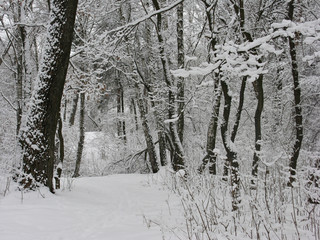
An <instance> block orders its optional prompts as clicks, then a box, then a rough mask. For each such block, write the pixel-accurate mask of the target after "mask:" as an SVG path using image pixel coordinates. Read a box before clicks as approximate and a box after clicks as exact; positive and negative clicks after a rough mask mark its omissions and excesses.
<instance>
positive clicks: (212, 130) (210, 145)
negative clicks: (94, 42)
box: [199, 0, 221, 174]
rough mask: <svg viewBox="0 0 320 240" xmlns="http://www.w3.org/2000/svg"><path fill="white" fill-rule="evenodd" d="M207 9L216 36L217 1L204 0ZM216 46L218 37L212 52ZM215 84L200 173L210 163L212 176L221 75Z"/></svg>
mask: <svg viewBox="0 0 320 240" xmlns="http://www.w3.org/2000/svg"><path fill="white" fill-rule="evenodd" d="M202 2H203V3H204V5H205V7H206V16H207V21H208V25H209V30H210V32H211V33H212V36H215V34H214V17H215V13H214V12H215V7H216V4H217V1H216V2H215V5H212V6H211V5H210V4H209V3H208V2H207V1H205V0H202ZM216 44H217V39H216V37H212V38H211V41H210V48H211V50H212V51H215V50H216ZM214 78H215V83H214V91H213V94H214V103H213V109H212V115H211V118H210V121H209V125H208V131H207V146H206V151H207V154H206V156H205V157H204V158H203V160H202V163H201V165H200V167H199V172H202V171H203V170H204V169H205V167H206V165H207V164H208V163H209V173H210V174H216V172H217V170H216V160H217V155H216V153H215V152H214V149H215V147H216V137H217V128H218V120H219V110H220V101H221V87H220V74H219V73H215V74H214Z"/></svg>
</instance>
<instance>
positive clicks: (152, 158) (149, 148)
mask: <svg viewBox="0 0 320 240" xmlns="http://www.w3.org/2000/svg"><path fill="white" fill-rule="evenodd" d="M136 88H137V91H138V95H139V96H138V108H139V111H140V116H141V122H142V127H143V133H144V136H145V139H146V144H147V152H148V154H149V161H150V165H151V169H152V172H153V173H156V172H158V171H159V166H158V162H157V154H156V151H155V147H154V143H153V138H152V135H151V131H150V127H149V123H148V120H147V116H146V110H145V109H146V108H145V105H144V104H145V103H144V101H143V98H142V94H141V90H140V88H139V86H138V85H137V84H136Z"/></svg>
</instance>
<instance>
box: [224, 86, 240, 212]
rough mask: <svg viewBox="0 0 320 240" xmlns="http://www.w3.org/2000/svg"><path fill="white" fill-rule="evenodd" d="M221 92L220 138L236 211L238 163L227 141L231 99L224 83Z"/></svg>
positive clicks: (233, 206)
mask: <svg viewBox="0 0 320 240" xmlns="http://www.w3.org/2000/svg"><path fill="white" fill-rule="evenodd" d="M221 87H222V92H223V96H224V108H223V122H222V124H221V137H222V142H223V145H224V148H225V150H226V152H227V161H228V165H229V167H230V168H231V188H232V189H231V196H232V210H233V211H235V210H237V209H238V205H239V202H240V199H239V198H240V186H239V184H240V176H239V162H238V160H237V153H236V152H235V151H234V149H232V146H230V144H229V143H228V140H227V131H228V124H229V117H230V110H231V101H232V98H231V96H230V95H229V89H228V85H227V83H226V82H225V81H221Z"/></svg>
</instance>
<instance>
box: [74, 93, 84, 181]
mask: <svg viewBox="0 0 320 240" xmlns="http://www.w3.org/2000/svg"><path fill="white" fill-rule="evenodd" d="M84 112H85V93H84V92H81V93H80V114H79V130H80V135H79V142H78V150H77V160H76V167H75V170H74V173H73V176H72V177H74V178H76V177H79V176H80V165H81V159H82V152H83V145H84V136H85V135H84Z"/></svg>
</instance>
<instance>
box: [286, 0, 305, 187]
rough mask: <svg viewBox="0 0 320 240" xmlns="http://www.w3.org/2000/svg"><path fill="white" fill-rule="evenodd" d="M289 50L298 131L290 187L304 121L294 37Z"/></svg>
mask: <svg viewBox="0 0 320 240" xmlns="http://www.w3.org/2000/svg"><path fill="white" fill-rule="evenodd" d="M288 12H289V13H288V19H289V20H291V21H292V20H293V13H294V0H291V1H290V2H289V3H288ZM289 48H290V57H291V71H292V78H293V86H294V89H293V95H294V110H295V116H294V119H295V130H296V139H295V143H294V146H293V153H292V156H291V158H290V162H289V167H290V175H291V176H290V180H289V185H292V183H293V182H294V181H295V175H296V171H297V162H298V158H299V153H300V149H301V144H302V140H303V123H302V122H303V121H302V107H301V88H300V83H299V71H298V62H297V51H296V44H295V40H294V38H292V37H289Z"/></svg>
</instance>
